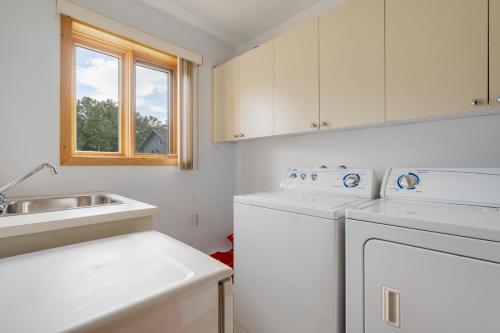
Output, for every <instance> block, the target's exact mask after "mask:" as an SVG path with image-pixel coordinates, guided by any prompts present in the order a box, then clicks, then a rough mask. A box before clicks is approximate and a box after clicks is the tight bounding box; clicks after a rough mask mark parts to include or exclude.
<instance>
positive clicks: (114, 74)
mask: <svg viewBox="0 0 500 333" xmlns="http://www.w3.org/2000/svg"><path fill="white" fill-rule="evenodd" d="M118 67H119V62H118V59H104V58H97V57H96V58H90V60H87V61H85V64H84V65H82V66H78V67H77V69H76V72H77V76H76V78H77V85H78V86H80V87H81V90H80V91H77V93H78V95H79V96H78V97H81V95H85V96H89V97H91V98H94V99H97V100H106V99H112V100H115V101H118V96H119V91H118V89H119V88H118V87H119V76H118ZM167 92H168V76H167V75H166V74H165V73H164V72H160V71H157V70H152V69H149V68H146V67H142V66H137V68H136V102H135V104H136V108H137V111H138V112H141V113H144V114H147V115H153V116H155V117H157V118H158V119H161V120H166V118H167V116H168V113H167V111H168V105H167V104H166V103H167V102H168V98H167V96H166V93H167Z"/></svg>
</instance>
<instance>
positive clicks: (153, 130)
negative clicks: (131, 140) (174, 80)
mask: <svg viewBox="0 0 500 333" xmlns="http://www.w3.org/2000/svg"><path fill="white" fill-rule="evenodd" d="M135 85H136V86H135V88H136V91H135V96H136V97H135V111H136V113H135V138H136V140H135V142H136V152H138V153H150V154H167V153H168V147H169V146H168V140H169V135H168V116H169V111H170V110H169V109H170V72H169V71H167V70H165V71H163V70H161V69H157V68H155V67H154V66H148V65H147V64H141V63H138V64H136V66H135Z"/></svg>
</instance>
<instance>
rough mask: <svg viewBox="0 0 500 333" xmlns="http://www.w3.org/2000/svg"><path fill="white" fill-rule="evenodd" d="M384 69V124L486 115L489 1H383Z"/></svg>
mask: <svg viewBox="0 0 500 333" xmlns="http://www.w3.org/2000/svg"><path fill="white" fill-rule="evenodd" d="M493 2H495V1H493ZM386 66H387V68H386V70H387V72H386V74H387V76H386V80H387V81H386V89H387V100H386V101H387V109H386V117H387V120H388V121H392V120H405V119H415V118H421V117H428V116H443V115H448V114H456V113H461V112H469V111H476V110H484V109H485V108H486V107H487V104H488V0H418V1H415V0H386Z"/></svg>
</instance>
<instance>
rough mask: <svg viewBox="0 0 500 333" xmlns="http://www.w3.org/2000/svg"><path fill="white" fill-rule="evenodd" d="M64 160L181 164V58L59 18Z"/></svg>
mask: <svg viewBox="0 0 500 333" xmlns="http://www.w3.org/2000/svg"><path fill="white" fill-rule="evenodd" d="M61 31H62V42H61V164H62V165H176V164H177V154H176V149H177V136H176V131H177V121H176V120H177V119H176V118H177V112H175V111H176V110H175V106H176V104H175V97H176V94H175V93H176V88H177V87H176V85H177V76H176V74H177V58H176V57H174V56H172V55H169V54H167V53H164V52H160V51H158V50H155V49H152V48H149V47H146V46H144V45H142V44H140V43H136V42H133V41H130V40H128V39H126V38H123V37H120V36H116V35H114V34H112V33H108V32H105V31H103V30H101V29H99V28H96V27H93V26H90V25H87V24H85V23H82V22H80V21H77V20H74V19H72V18H69V17H66V16H62V17H61Z"/></svg>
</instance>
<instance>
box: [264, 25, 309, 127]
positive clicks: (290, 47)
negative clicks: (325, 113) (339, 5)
mask: <svg viewBox="0 0 500 333" xmlns="http://www.w3.org/2000/svg"><path fill="white" fill-rule="evenodd" d="M318 63H319V61H318V19H314V20H312V21H310V22H308V23H306V24H304V25H302V26H300V27H298V28H295V29H294V30H291V31H289V32H286V33H284V34H282V35H280V36H278V37H277V38H276V39H275V40H274V78H275V99H274V103H275V105H274V133H275V134H289V133H298V132H306V131H311V130H317V129H318V123H319V71H318Z"/></svg>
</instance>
